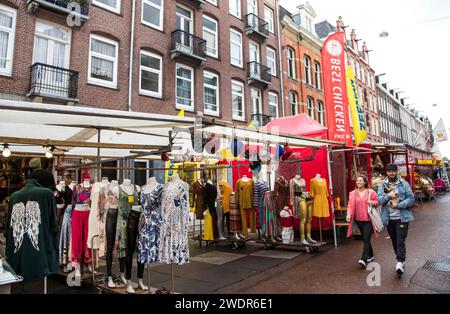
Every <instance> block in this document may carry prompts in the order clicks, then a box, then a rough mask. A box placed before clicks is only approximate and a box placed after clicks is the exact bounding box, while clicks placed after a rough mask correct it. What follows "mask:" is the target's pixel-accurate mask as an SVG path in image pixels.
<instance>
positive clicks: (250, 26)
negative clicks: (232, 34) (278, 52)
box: [245, 13, 269, 41]
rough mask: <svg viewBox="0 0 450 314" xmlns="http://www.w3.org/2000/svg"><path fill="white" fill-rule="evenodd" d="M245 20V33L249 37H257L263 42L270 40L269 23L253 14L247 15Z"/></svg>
mask: <svg viewBox="0 0 450 314" xmlns="http://www.w3.org/2000/svg"><path fill="white" fill-rule="evenodd" d="M245 19H246V22H245V32H246V33H247V34H248V35H255V37H258V38H260V39H262V40H263V41H265V40H267V39H268V38H269V23H267V22H266V21H264V20H263V19H262V18H260V17H259V16H257V15H255V14H253V13H250V14H247V15H246V16H245Z"/></svg>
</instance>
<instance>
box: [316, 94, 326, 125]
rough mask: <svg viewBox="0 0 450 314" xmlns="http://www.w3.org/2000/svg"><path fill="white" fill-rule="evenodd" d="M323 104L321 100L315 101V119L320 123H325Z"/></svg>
mask: <svg viewBox="0 0 450 314" xmlns="http://www.w3.org/2000/svg"><path fill="white" fill-rule="evenodd" d="M324 112H325V106H324V105H323V101H321V100H318V101H317V121H318V122H319V123H320V124H322V125H325V115H324Z"/></svg>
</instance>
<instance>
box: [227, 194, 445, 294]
mask: <svg viewBox="0 0 450 314" xmlns="http://www.w3.org/2000/svg"><path fill="white" fill-rule="evenodd" d="M449 204H450V195H446V196H444V197H440V198H439V199H438V201H437V202H432V203H427V204H424V205H423V206H421V205H419V207H417V208H416V209H415V210H414V212H415V216H416V221H415V222H414V223H413V224H412V225H411V226H410V232H409V236H408V240H407V269H406V273H405V274H404V276H403V278H401V279H397V278H396V277H395V276H394V259H395V257H394V254H393V250H392V246H391V242H390V240H389V239H386V237H387V236H388V235H387V232H383V234H382V235H381V236H380V238H379V239H374V240H373V241H372V242H373V246H374V252H375V259H376V262H378V263H380V265H381V286H380V287H369V286H368V285H367V284H366V277H367V275H368V274H369V273H368V272H365V271H363V270H361V269H360V268H359V266H358V264H357V260H358V259H359V257H360V254H361V250H362V242H361V241H358V240H347V242H346V243H345V245H343V246H341V247H339V248H338V249H334V248H333V249H330V250H329V251H327V252H325V253H322V254H316V255H302V256H300V257H298V258H296V259H295V260H292V261H289V262H288V263H285V264H283V265H281V266H279V267H277V268H275V269H272V270H270V271H268V272H266V273H264V274H262V275H259V276H256V277H253V278H252V279H251V280H246V281H245V282H241V283H237V284H235V285H232V286H229V287H227V288H226V289H222V290H221V292H223V293H228V292H234V293H274V292H277V293H437V292H441V293H450V272H436V271H432V270H425V269H422V267H423V266H424V265H425V263H426V262H427V260H430V259H433V260H437V261H446V262H450V232H449V229H450V208H449ZM448 268H449V267H448V266H447V270H448V271H450V269H448Z"/></svg>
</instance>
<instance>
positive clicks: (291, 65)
mask: <svg viewBox="0 0 450 314" xmlns="http://www.w3.org/2000/svg"><path fill="white" fill-rule="evenodd" d="M287 59H288V61H287V63H288V64H287V67H288V69H287V70H288V76H289V77H290V78H293V79H296V78H297V74H296V71H295V51H294V49H292V48H288V49H287Z"/></svg>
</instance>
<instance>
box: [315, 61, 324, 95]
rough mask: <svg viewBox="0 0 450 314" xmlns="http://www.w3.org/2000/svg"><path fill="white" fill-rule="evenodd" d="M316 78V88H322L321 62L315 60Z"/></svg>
mask: <svg viewBox="0 0 450 314" xmlns="http://www.w3.org/2000/svg"><path fill="white" fill-rule="evenodd" d="M314 80H315V81H316V88H317V89H322V74H321V72H320V63H319V62H314Z"/></svg>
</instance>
